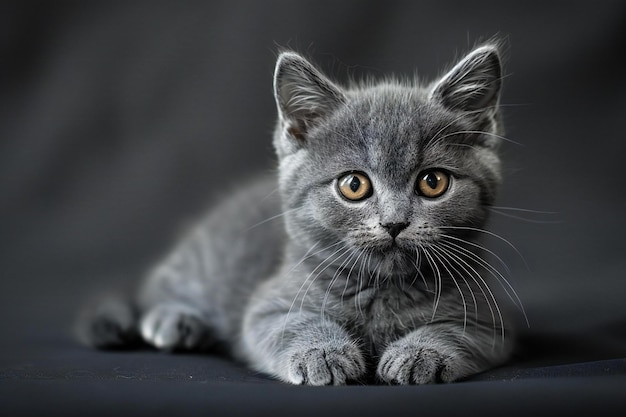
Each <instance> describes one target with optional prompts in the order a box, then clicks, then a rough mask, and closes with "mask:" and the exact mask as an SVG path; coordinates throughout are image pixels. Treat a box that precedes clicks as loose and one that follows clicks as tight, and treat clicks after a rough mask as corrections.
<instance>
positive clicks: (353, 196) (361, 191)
mask: <svg viewBox="0 0 626 417" xmlns="http://www.w3.org/2000/svg"><path fill="white" fill-rule="evenodd" d="M337 188H339V192H340V193H341V195H342V196H344V197H345V198H347V199H348V200H350V201H359V200H363V199H366V198H367V197H369V196H371V195H372V183H371V182H370V179H369V178H367V175H365V174H362V173H359V172H351V173H349V174H345V175H343V176H341V177H339V181H338V182H337Z"/></svg>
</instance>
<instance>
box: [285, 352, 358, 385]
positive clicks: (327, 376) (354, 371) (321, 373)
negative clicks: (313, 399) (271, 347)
mask: <svg viewBox="0 0 626 417" xmlns="http://www.w3.org/2000/svg"><path fill="white" fill-rule="evenodd" d="M288 366H289V369H288V378H289V382H291V383H293V384H299V385H344V384H345V383H346V382H347V381H354V380H357V379H359V378H360V377H361V376H363V374H364V373H365V360H364V359H363V354H362V353H361V351H360V349H359V348H358V347H357V346H355V345H354V344H350V343H341V344H332V343H328V344H326V345H322V346H316V347H305V348H299V349H297V350H296V351H295V353H292V354H291V355H290V357H289V365H288Z"/></svg>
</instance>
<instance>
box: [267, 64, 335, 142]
mask: <svg viewBox="0 0 626 417" xmlns="http://www.w3.org/2000/svg"><path fill="white" fill-rule="evenodd" d="M274 96H275V98H276V105H277V106H278V111H279V113H280V117H281V120H282V121H283V122H284V123H285V124H286V125H285V126H284V127H285V128H286V129H287V134H288V135H289V136H290V137H292V138H294V139H297V140H298V141H299V142H301V143H304V142H306V135H307V131H308V130H309V129H310V128H311V127H312V126H313V125H315V123H316V122H319V120H320V119H321V118H322V117H324V116H326V115H327V114H329V113H330V112H331V111H332V110H333V109H335V108H336V107H337V106H339V105H340V104H342V103H344V102H345V100H346V97H345V95H344V93H343V91H342V90H341V88H339V87H338V86H336V85H335V84H333V83H332V82H331V81H330V80H329V79H328V78H326V77H325V76H324V75H323V74H322V73H321V72H320V71H318V70H317V68H315V67H314V66H313V65H312V64H311V63H309V61H307V60H306V59H304V58H303V57H301V56H300V55H298V54H296V53H295V52H283V53H282V54H280V56H279V57H278V61H277V62H276V70H275V72H274Z"/></svg>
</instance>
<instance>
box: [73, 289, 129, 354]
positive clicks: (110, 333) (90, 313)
mask: <svg viewBox="0 0 626 417" xmlns="http://www.w3.org/2000/svg"><path fill="white" fill-rule="evenodd" d="M74 331H75V334H76V336H77V337H78V339H79V340H80V341H81V342H82V343H84V344H86V345H88V346H91V347H94V348H98V349H131V348H134V347H138V346H139V345H141V337H140V335H139V327H138V311H137V308H136V306H135V305H134V304H133V303H132V302H130V300H128V299H127V298H125V297H122V296H115V295H107V296H105V297H101V298H100V299H99V300H98V301H97V302H94V303H90V305H88V306H87V307H86V308H84V309H83V311H82V312H81V314H80V315H79V317H78V320H77V321H76V325H75V327H74Z"/></svg>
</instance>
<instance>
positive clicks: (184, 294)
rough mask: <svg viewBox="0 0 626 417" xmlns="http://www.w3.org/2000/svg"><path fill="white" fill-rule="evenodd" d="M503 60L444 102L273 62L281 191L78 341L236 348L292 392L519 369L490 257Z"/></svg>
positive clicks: (486, 49) (304, 65)
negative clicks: (488, 227) (299, 387)
mask: <svg viewBox="0 0 626 417" xmlns="http://www.w3.org/2000/svg"><path fill="white" fill-rule="evenodd" d="M501 79H502V77H501V63H500V54H499V49H498V45H496V44H493V43H489V44H485V45H482V46H480V47H478V48H476V49H475V50H473V51H472V52H471V53H469V54H468V55H467V56H466V57H465V58H463V59H462V60H461V61H460V62H459V63H458V64H457V65H456V66H454V67H453V68H452V69H451V70H450V71H449V72H447V73H446V74H445V75H444V76H443V77H441V78H440V79H439V80H437V81H436V82H434V83H432V84H430V85H420V84H419V83H418V82H417V81H415V82H400V81H396V80H392V79H388V80H386V81H383V82H381V83H377V84H375V83H363V84H361V85H356V86H352V87H350V88H344V87H340V86H339V85H337V84H336V83H334V82H332V81H331V80H329V79H328V78H327V77H326V76H325V75H323V74H322V73H321V72H320V71H319V70H318V69H317V68H316V67H314V66H313V65H312V64H310V63H309V62H308V61H307V60H306V59H304V58H303V57H302V56H300V55H298V54H296V53H294V52H284V53H282V54H281V55H280V56H279V58H278V61H277V63H276V71H275V75H274V94H275V98H276V103H277V106H278V113H279V117H278V124H277V127H276V130H275V135H274V146H275V149H276V153H277V155H278V162H279V169H278V178H259V179H257V180H256V181H255V182H253V183H251V184H249V185H247V186H245V187H244V188H242V189H241V190H239V191H238V192H236V193H235V194H234V195H233V196H232V197H231V198H229V199H227V200H226V201H224V202H223V203H221V204H220V205H218V206H217V207H216V208H215V209H214V210H213V211H212V212H211V213H210V214H209V215H208V217H207V218H206V219H205V220H204V221H203V222H202V223H200V224H199V225H198V226H197V227H196V228H195V229H193V230H192V231H191V233H189V235H188V236H187V237H186V238H185V239H184V240H182V241H181V242H180V243H179V245H178V246H177V247H176V248H175V249H174V250H173V252H171V254H170V255H169V256H168V257H167V258H165V259H164V260H163V261H162V262H161V263H160V264H159V265H158V266H157V267H156V268H155V269H154V270H153V271H152V273H151V274H149V276H148V277H147V279H146V280H145V282H144V283H143V286H142V288H141V290H140V291H139V294H138V296H137V297H136V300H135V302H133V303H128V304H126V303H123V302H122V301H120V300H110V301H109V302H105V303H103V304H101V305H98V306H97V307H96V309H95V311H93V312H92V314H91V316H90V317H89V319H88V320H87V321H84V322H83V325H82V330H81V337H82V339H83V340H84V341H85V342H86V343H88V344H90V345H93V346H96V347H100V348H117V347H123V346H126V345H131V344H134V343H137V342H139V341H143V342H147V343H148V344H150V345H152V346H154V347H156V348H158V349H163V350H209V349H212V348H217V347H219V346H221V347H226V349H228V351H229V352H230V353H231V354H232V355H233V356H234V357H235V358H236V359H238V360H241V361H244V362H245V363H247V364H248V365H249V366H251V367H252V368H254V369H256V370H258V371H261V372H264V373H266V374H269V375H272V376H274V377H276V378H278V379H280V380H283V381H286V382H290V383H293V384H309V385H340V384H345V383H347V382H351V381H361V382H363V381H369V380H371V379H372V378H375V379H376V380H378V381H380V382H384V383H393V384H427V383H435V382H450V381H454V380H457V379H459V378H463V377H467V376H469V375H472V374H474V373H477V372H481V371H484V370H486V369H488V368H490V367H493V366H496V365H498V364H501V363H502V362H503V361H505V360H506V359H507V357H508V355H509V352H510V351H511V346H510V345H511V343H510V337H508V326H506V327H507V337H505V333H504V332H505V320H504V318H503V314H502V312H501V309H500V307H499V304H498V302H497V301H496V298H495V296H494V293H493V292H492V289H491V288H490V287H489V286H488V280H489V279H493V278H496V279H502V280H503V279H504V278H503V277H502V275H501V274H500V273H499V272H498V271H497V269H496V268H494V267H492V266H491V265H490V264H488V263H487V262H486V261H485V260H484V256H483V252H484V251H485V250H484V249H483V248H482V246H481V245H480V244H479V243H476V242H477V239H478V237H479V236H480V235H481V233H486V232H485V231H484V230H483V229H482V227H483V226H484V224H485V221H486V218H487V214H488V208H489V206H490V205H492V203H493V201H494V198H495V196H496V191H497V188H498V185H499V183H500V160H499V158H498V155H497V148H498V145H499V142H500V139H501V136H499V135H500V134H501V125H500V119H499V114H498V102H499V95H500V88H501Z"/></svg>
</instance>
